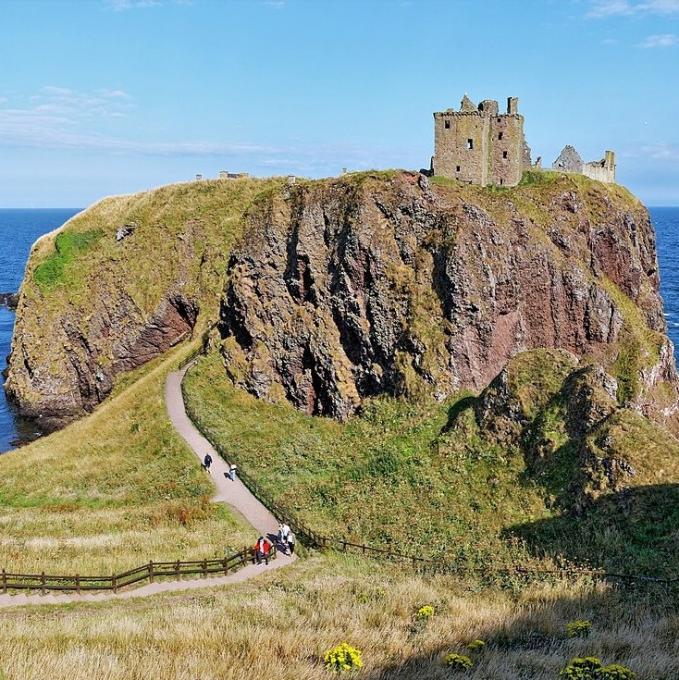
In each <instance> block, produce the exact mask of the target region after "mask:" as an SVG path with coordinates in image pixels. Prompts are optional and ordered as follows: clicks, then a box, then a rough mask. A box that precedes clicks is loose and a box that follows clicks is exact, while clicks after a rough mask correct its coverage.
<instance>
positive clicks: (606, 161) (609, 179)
mask: <svg viewBox="0 0 679 680" xmlns="http://www.w3.org/2000/svg"><path fill="white" fill-rule="evenodd" d="M552 169H553V170H558V171H559V172H575V173H578V174H579V175H585V177H589V178H590V179H596V180H598V181H599V182H606V183H607V184H615V153H614V152H613V151H606V153H605V155H604V157H603V158H602V159H601V160H600V161H591V162H589V163H584V162H583V160H582V158H581V157H580V154H579V153H578V152H577V151H576V150H575V148H573V147H572V146H571V145H570V144H567V145H566V146H564V148H563V149H562V150H561V153H560V154H559V156H558V157H557V159H556V160H555V161H554V163H552Z"/></svg>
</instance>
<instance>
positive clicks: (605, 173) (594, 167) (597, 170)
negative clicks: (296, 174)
mask: <svg viewBox="0 0 679 680" xmlns="http://www.w3.org/2000/svg"><path fill="white" fill-rule="evenodd" d="M582 174H583V175H584V176H585V177H590V178H591V179H597V180H599V181H600V182H606V183H608V184H613V183H614V182H615V168H610V167H606V165H603V164H602V163H601V162H599V161H595V162H593V163H585V164H584V165H583V166H582Z"/></svg>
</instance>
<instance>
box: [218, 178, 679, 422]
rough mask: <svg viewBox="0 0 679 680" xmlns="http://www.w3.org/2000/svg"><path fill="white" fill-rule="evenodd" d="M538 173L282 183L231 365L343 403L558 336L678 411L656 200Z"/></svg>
mask: <svg viewBox="0 0 679 680" xmlns="http://www.w3.org/2000/svg"><path fill="white" fill-rule="evenodd" d="M533 179H534V181H535V183H534V184H530V185H528V186H521V187H518V188H516V189H511V190H505V191H501V190H496V191H493V190H482V189H479V188H475V187H462V186H460V185H457V184H455V183H446V184H437V183H436V180H434V182H433V183H430V181H428V180H427V179H426V178H424V177H423V176H421V175H417V174H414V173H391V174H372V175H371V174H363V175H355V176H352V175H350V176H348V177H344V178H341V179H337V180H331V181H324V182H309V183H298V184H297V185H295V186H294V187H292V188H288V189H285V190H281V191H278V192H272V193H271V194H270V195H269V196H267V197H266V199H265V200H261V201H260V202H259V203H258V204H257V205H256V206H253V208H252V209H251V210H250V211H249V213H248V215H247V228H246V236H245V238H244V239H243V241H242V243H241V244H240V246H239V247H237V248H236V249H235V251H234V252H233V253H232V256H231V259H230V261H229V266H228V283H227V287H226V290H225V294H224V297H223V300H222V306H221V323H220V332H221V336H222V353H223V356H224V361H225V367H226V372H227V374H228V375H229V377H230V378H231V379H232V380H233V381H234V382H235V383H236V384H238V385H240V386H242V387H244V388H245V389H247V390H248V391H250V392H251V393H253V394H255V395H257V396H258V397H260V398H264V399H268V400H271V401H277V400H281V399H287V400H289V401H290V402H292V403H293V404H294V405H295V406H296V407H297V408H299V409H302V410H304V411H306V412H307V413H310V414H322V415H328V416H332V417H336V418H340V419H344V418H346V417H348V416H349V415H350V414H352V413H353V412H354V411H356V409H357V408H358V407H359V406H360V404H361V401H362V399H364V398H365V397H369V396H372V395H376V394H379V393H383V392H386V393H389V394H393V395H399V394H404V395H407V396H410V397H413V396H417V395H418V394H423V393H424V394H430V395H433V396H435V397H436V398H438V399H443V398H445V397H446V396H448V395H450V394H451V393H453V392H455V391H457V390H459V389H461V388H470V389H472V390H475V391H478V390H480V389H483V388H484V387H486V386H487V385H488V384H489V383H490V381H491V380H492V379H493V378H494V377H495V376H496V375H498V373H500V371H501V370H502V368H503V366H504V365H505V364H506V363H507V361H508V360H509V359H510V358H511V357H512V356H514V355H515V354H517V353H518V352H520V351H523V350H527V349H532V348H539V347H543V348H562V349H564V350H567V351H569V352H571V353H572V354H573V355H575V356H576V357H583V356H591V357H594V358H596V359H597V360H598V361H600V362H601V363H602V365H604V366H605V367H606V368H607V370H609V371H610V372H611V373H612V374H613V375H614V376H615V377H616V379H617V381H618V383H619V384H620V387H619V388H618V390H617V392H618V395H617V396H618V398H619V400H620V402H621V403H622V402H625V403H628V404H630V405H633V406H635V407H637V408H639V409H643V410H645V411H647V412H649V413H650V412H653V413H654V414H655V415H658V416H660V417H670V416H671V415H672V414H673V412H674V409H675V402H676V375H675V369H674V362H673V356H672V352H673V350H672V346H671V343H670V342H669V341H668V340H667V338H666V336H665V322H664V319H663V314H662V301H661V298H660V295H659V292H658V266H657V261H656V251H655V237H654V233H653V229H652V227H651V225H650V222H649V218H648V214H647V212H646V210H645V209H644V208H643V207H642V206H641V205H640V204H639V203H638V202H637V201H636V200H634V199H633V198H632V197H631V196H630V195H629V194H628V193H627V192H625V191H624V190H623V189H620V188H617V187H616V188H613V189H611V188H607V187H604V186H603V185H601V184H599V183H595V182H591V181H589V180H586V179H584V178H578V179H577V181H576V180H573V179H571V178H568V177H565V176H559V175H556V174H554V175H551V176H550V175H544V176H538V177H537V178H533ZM659 385H663V386H664V387H663V390H664V395H665V396H664V398H663V399H658V394H657V388H658V386H659Z"/></svg>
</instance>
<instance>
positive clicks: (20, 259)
mask: <svg viewBox="0 0 679 680" xmlns="http://www.w3.org/2000/svg"><path fill="white" fill-rule="evenodd" d="M77 212H79V210H78V209H66V208H59V209H43V210H33V209H17V210H15V209H5V210H3V209H0V292H2V293H7V292H16V291H18V290H19V286H20V284H21V279H22V278H23V275H24V268H25V266H26V261H27V259H28V254H29V252H30V250H31V245H32V244H33V243H34V241H35V240H36V239H37V238H38V237H39V236H41V235H42V234H46V233H47V232H50V231H52V230H53V229H56V228H57V227H59V226H61V225H62V224H63V223H64V222H66V220H68V219H69V218H71V217H72V216H73V215H75V214H76V213H77ZM650 213H651V218H652V220H653V224H654V226H655V230H656V235H657V245H658V259H659V261H660V277H661V278H660V291H661V293H662V296H663V299H664V302H665V315H666V317H667V329H668V334H669V336H670V338H671V339H672V341H673V342H674V344H675V346H679V207H678V208H650ZM13 325H14V312H12V311H10V310H8V309H7V308H6V307H2V306H0V371H1V370H4V368H5V367H6V360H5V357H6V356H7V355H8V354H9V351H10V345H11V341H12V328H13ZM37 435H39V432H38V431H37V430H36V428H35V426H34V425H33V424H32V423H31V422H30V421H28V420H26V419H23V418H21V417H20V416H19V415H18V414H17V412H16V410H15V409H14V408H13V406H12V404H10V403H9V402H8V401H7V399H6V397H5V393H4V390H2V389H0V452H3V451H8V450H10V449H13V448H15V447H16V446H18V445H19V444H20V443H22V442H25V441H28V440H30V439H34V438H35V437H36V436H37Z"/></svg>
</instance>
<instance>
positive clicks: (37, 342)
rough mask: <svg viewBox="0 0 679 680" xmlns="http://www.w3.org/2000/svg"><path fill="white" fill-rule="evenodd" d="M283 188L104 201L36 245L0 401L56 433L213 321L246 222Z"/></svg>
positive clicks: (232, 186) (208, 188)
mask: <svg viewBox="0 0 679 680" xmlns="http://www.w3.org/2000/svg"><path fill="white" fill-rule="evenodd" d="M280 184H281V181H279V180H248V179H243V180H235V181H229V182H226V181H222V182H219V181H212V182H208V181H204V182H193V183H190V184H178V185H171V186H166V187H163V188H161V189H158V190H156V191H150V192H145V193H142V194H136V195H132V196H121V197H114V198H108V199H104V200H103V201H100V202H99V203H96V204H95V205H93V206H92V207H91V208H89V209H87V210H86V211H84V212H82V213H80V214H79V215H77V216H76V217H75V218H73V219H72V220H70V221H69V222H68V223H67V224H66V225H64V226H63V227H62V228H61V229H59V230H57V231H56V232H54V233H52V234H49V235H47V236H45V237H43V238H41V239H40V240H38V241H37V242H36V244H35V245H34V246H33V249H32V252H31V256H30V259H29V262H28V265H27V268H26V273H25V277H24V281H23V284H22V287H21V291H20V296H19V304H18V309H17V318H16V325H15V329H14V337H13V342H12V352H11V355H10V359H9V370H8V379H7V382H6V385H5V387H6V390H7V392H8V394H9V395H10V396H11V397H12V398H13V399H14V400H15V401H16V403H17V404H18V406H19V408H20V410H21V411H22V412H23V413H24V414H26V415H29V416H38V417H40V418H41V419H42V420H43V421H44V425H45V426H47V427H50V426H52V425H54V426H57V425H60V424H62V423H63V422H65V421H67V420H69V419H72V418H74V417H77V416H79V415H82V414H83V413H85V412H87V411H89V410H91V409H92V408H94V407H95V406H96V405H97V404H98V403H99V402H101V401H102V400H103V399H104V398H105V397H106V396H107V395H108V394H109V393H110V392H111V390H112V388H113V386H114V384H115V380H116V378H117V376H119V375H120V374H121V373H125V372H126V371H129V370H131V369H134V368H136V367H138V366H141V365H142V364H144V363H146V362H147V361H149V360H151V359H153V358H154V357H157V356H159V355H160V354H162V353H163V352H165V351H166V350H167V349H169V348H170V347H172V346H173V345H175V344H177V343H178V342H181V341H182V340H184V339H186V338H189V337H191V335H192V334H193V333H194V331H195V330H196V329H198V330H201V329H204V328H205V327H206V326H207V325H208V324H210V323H211V322H214V321H216V319H217V315H218V309H219V299H220V296H221V292H222V290H223V287H224V273H225V269H226V261H227V257H228V253H229V249H230V247H231V244H232V242H233V241H234V240H235V239H236V238H240V236H241V234H242V226H243V223H242V215H243V211H244V210H245V208H246V207H247V205H248V204H249V202H250V201H251V200H252V198H253V197H254V196H256V195H258V194H259V193H260V192H261V191H263V190H266V189H267V188H270V187H274V186H280Z"/></svg>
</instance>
